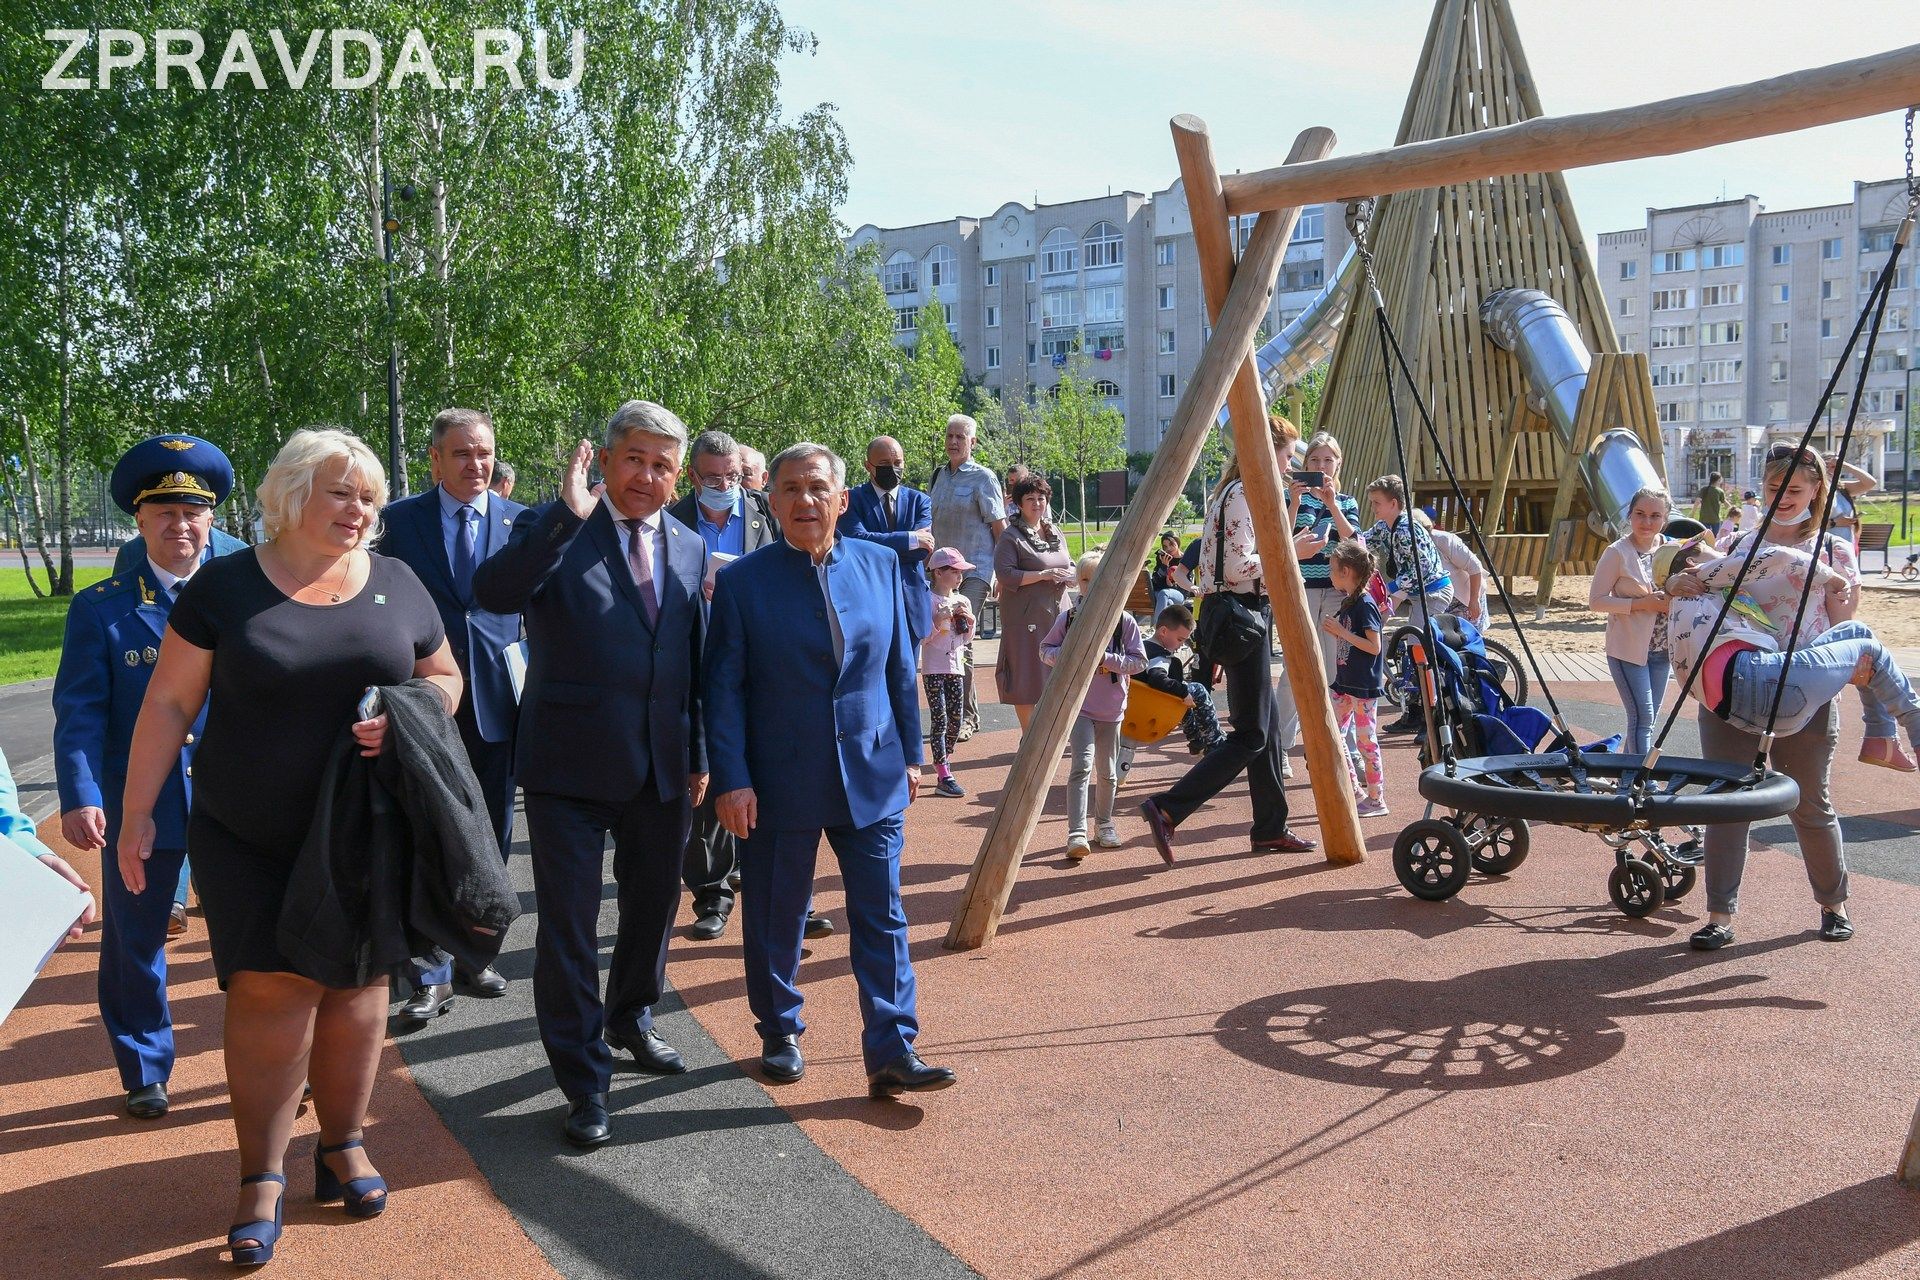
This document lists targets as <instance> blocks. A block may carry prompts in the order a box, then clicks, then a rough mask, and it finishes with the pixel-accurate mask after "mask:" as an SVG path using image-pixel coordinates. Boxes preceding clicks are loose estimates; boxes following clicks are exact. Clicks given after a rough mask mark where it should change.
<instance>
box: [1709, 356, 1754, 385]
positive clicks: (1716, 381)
mask: <svg viewBox="0 0 1920 1280" xmlns="http://www.w3.org/2000/svg"><path fill="white" fill-rule="evenodd" d="M1744 364H1745V361H1741V360H1702V361H1701V362H1700V385H1701V386H1716V385H1720V384H1724V383H1728V382H1738V381H1740V376H1741V375H1740V370H1741V367H1742V365H1744Z"/></svg>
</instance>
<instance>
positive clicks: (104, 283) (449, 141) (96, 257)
mask: <svg viewBox="0 0 1920 1280" xmlns="http://www.w3.org/2000/svg"><path fill="white" fill-rule="evenodd" d="M12 16H13V19H14V20H13V21H10V22H8V23H6V24H5V26H4V28H0V42H3V43H0V67H4V68H5V71H4V72H3V73H0V74H4V75H5V76H6V78H7V83H6V90H7V92H6V93H5V94H4V95H0V145H5V146H6V147H7V150H8V158H9V163H8V164H7V165H6V166H4V167H0V206H3V207H4V208H5V209H6V211H7V216H6V217H4V218H0V325H4V326H5V331H4V340H0V479H4V480H5V482H6V487H5V488H4V489H0V502H4V501H8V500H9V498H10V497H17V498H18V501H19V505H20V506H21V507H23V508H26V509H27V510H28V518H27V521H26V523H27V525H28V526H29V528H28V529H27V530H25V532H26V533H27V535H28V536H29V538H31V537H33V536H34V533H35V529H34V528H33V527H32V526H33V525H34V524H35V520H36V516H35V515H34V512H35V511H36V510H37V511H39V512H40V513H41V514H40V516H39V517H38V519H39V520H40V521H41V522H42V523H43V524H44V526H45V529H46V533H47V536H48V539H49V540H51V541H53V542H56V543H59V544H61V546H62V555H63V556H64V555H65V554H66V553H65V546H66V543H67V541H68V539H69V524H70V520H69V518H68V514H67V512H68V508H69V506H70V504H69V503H68V502H67V500H66V498H65V497H64V496H63V495H64V493H65V489H66V486H68V485H69V484H70V483H71V481H72V478H73V477H74V476H75V475H76V474H77V473H79V472H80V471H81V470H82V469H83V468H86V467H95V468H98V467H103V466H107V465H110V464H111V462H112V460H113V458H114V457H115V456H116V455H117V453H118V452H119V450H120V449H122V448H124V447H125V445H126V444H127V443H129V442H130V441H131V440H133V439H135V438H138V437H139V436H142V435H146V434H150V433H152V432H154V431H159V430H183V431H190V432H192V433H194V434H197V435H203V436H206V437H208V438H209V439H212V440H214V441H216V442H217V443H219V444H220V445H222V447H224V448H226V449H227V450H228V451H229V452H230V453H231V454H232V455H233V457H234V461H235V464H236V469H237V471H238V472H239V474H240V477H241V486H242V487H241V490H240V493H241V496H242V500H243V501H245V500H246V499H247V497H248V495H249V494H250V485H251V481H253V480H255V479H257V478H258V476H259V474H260V472H261V471H262V470H263V469H264V466H265V464H266V462H267V461H268V459H270V458H271V457H272V455H273V453H274V451H275V450H276V449H277V448H278V446H279V444H280V443H281V441H283V440H284V439H285V437H286V436H287V434H288V433H289V432H291V431H292V430H293V429H295V428H297V427H299V426H303V425H308V424H311V423H315V422H331V423H336V424H339V425H342V426H345V427H347V428H349V429H351V430H354V431H357V432H359V433H361V434H363V435H364V436H366V437H367V438H368V439H369V441H370V442H372V443H373V444H374V445H375V447H376V449H377V451H378V452H380V453H381V454H382V456H384V455H385V453H386V447H385V445H386V420H387V412H386V400H387V397H386V361H387V353H388V349H389V343H390V342H391V344H392V346H393V347H394V349H395V350H396V351H397V352H398V358H399V366H400V384H401V398H402V402H403V408H404V414H403V423H404V430H405V439H404V443H403V454H404V455H405V456H406V457H407V458H409V459H410V460H411V461H412V467H411V470H412V475H411V477H410V479H411V481H412V483H413V485H414V486H415V487H417V486H418V485H419V484H421V483H424V481H425V469H424V455H425V448H426V432H427V425H428V422H429V420H430V418H431V417H432V414H433V412H434V411H435V410H436V409H438V408H440V407H442V406H445V405H448V404H461V405H468V406H473V407H477V408H482V409H486V410H488V411H489V412H491V413H492V414H493V415H494V418H495V421H496V424H497V426H498V431H499V440H500V449H501V453H502V456H504V457H505V458H507V459H508V460H509V461H512V462H513V463H514V464H515V466H516V467H517V468H518V469H519V470H520V472H521V474H522V477H523V479H522V484H523V485H524V486H526V492H528V493H529V495H530V496H536V497H537V496H539V494H540V492H541V489H542V487H543V482H548V483H550V482H551V479H552V477H553V476H554V475H555V474H556V473H557V467H558V463H559V459H560V458H561V457H562V456H563V455H564V453H565V451H566V450H567V448H568V446H569V444H570V442H571V441H572V440H574V439H576V438H578V437H580V436H583V435H587V436H591V435H593V434H595V433H596V432H597V431H598V429H599V427H600V425H601V424H602V423H604V422H605V420H606V417H607V415H608V414H609V412H610V411H611V410H612V408H613V407H614V406H615V405H616V404H618V403H619V402H620V401H621V400H624V399H628V398H631V397H643V398H646V399H651V400H657V401H659V402H661V403H663V404H665V405H667V406H668V407H670V408H672V409H674V410H675V411H676V412H677V413H679V414H680V415H681V416H682V417H683V418H684V419H686V421H687V423H688V425H689V427H691V428H692V429H693V430H695V431H698V430H701V429H703V428H706V427H710V426H711V427H718V428H722V429H725V430H727V431H730V432H732V433H734V434H735V435H737V436H739V437H740V438H742V439H744V440H746V441H749V442H751V443H753V444H754V445H755V446H757V447H759V448H761V449H763V450H764V451H766V452H768V453H772V452H773V451H774V450H776V449H778V448H780V447H781V446H783V445H785V444H789V443H792V442H793V441H795V440H799V439H814V440H819V441H821V442H822V443H826V444H828V445H831V446H832V447H834V448H836V449H838V450H841V451H842V452H845V453H847V454H849V456H858V454H859V453H860V451H861V450H862V449H863V448H864V444H865V440H866V438H867V437H868V436H870V435H872V434H873V433H874V432H875V431H876V430H878V429H880V428H881V426H882V422H881V412H880V410H879V408H878V406H882V405H884V404H885V403H886V402H887V400H888V397H889V395H890V393H893V392H895V391H896V389H897V388H898V386H899V377H900V366H901V362H900V357H899V354H898V352H897V351H896V349H895V347H894V344H893V342H892V339H891V313H890V312H889V310H888V308H887V305H886V302H885V298H884V296H883V295H882V293H881V290H880V286H879V282H878V281H877V280H876V279H875V278H874V274H873V263H872V261H871V260H870V258H868V257H863V256H850V255H848V254H847V253H846V251H845V249H844V247H843V239H842V237H843V235H844V228H843V227H842V226H841V225H840V223H839V221H838V217H837V210H838V209H839V207H840V205H841V204H842V202H843V201H844V199H845V196H846V189H847V179H848V175H849V172H850V169H851V157H850V155H849V152H848V149H847V144H846V138H845V136H844V134H843V133H842V131H841V129H840V127H839V125H838V123H837V122H836V120H835V118H834V115H833V113H832V111H831V109H830V108H828V107H825V106H819V107H813V108H810V109H801V110H794V109H791V108H789V107H787V106H785V105H784V104H783V103H782V102H781V99H780V94H779V89H780V79H779V65H780V60H781V59H782V58H784V57H787V56H791V55H795V54H804V53H805V52H806V51H807V50H808V49H809V48H810V47H811V37H810V36H808V35H807V34H806V33H805V32H804V31H801V30H799V29H797V28H795V27H793V26H791V25H790V24H788V23H787V22H786V21H785V20H784V19H783V18H782V17H781V15H780V13H779V10H778V8H777V6H776V5H775V4H774V3H773V0H701V3H699V4H697V5H688V4H683V3H679V2H678V0H637V2H636V0H570V3H568V4H567V5H565V6H564V7H563V10H562V9H560V8H555V7H553V6H545V5H541V6H533V7H531V8H525V7H523V8H508V9H502V10H499V11H497V12H489V13H484V14H482V13H476V12H475V10H474V9H473V7H472V6H469V5H465V4H456V3H453V2H452V0H422V2H420V3H413V4H406V5H402V4H399V3H397V2H394V0H359V2H356V3H351V4H341V5H326V6H322V7H321V9H319V10H307V11H303V14H302V20H301V21H300V22H298V23H295V22H292V21H289V20H288V17H287V14H286V12H285V10H284V6H275V5H272V4H269V3H267V2H266V0H238V2H237V3H227V4H223V5H219V6H214V5H209V4H203V3H188V4H186V5H184V6H181V5H178V4H175V5H170V6H166V7H164V9H163V8H162V7H161V6H159V5H142V4H140V3H139V2H138V0H136V2H135V3H134V4H133V5H132V6H131V7H129V6H122V7H120V8H118V9H116V10H115V11H114V13H113V15H112V19H113V22H114V23H115V24H116V25H119V26H124V27H127V28H129V29H134V30H144V31H146V32H148V33H151V32H153V31H155V30H157V29H158V28H162V27H166V28H190V29H194V30H198V31H200V32H201V33H203V35H204V36H205V40H206V46H207V53H206V55H205V56H204V57H203V59H202V62H201V65H202V68H203V70H204V72H205V74H206V75H207V76H208V77H209V78H211V77H212V76H213V74H214V72H215V69H216V67H217V66H218V65H219V63H220V54H221V51H222V50H224V49H225V48H226V47H227V43H228V37H229V33H230V32H231V31H233V30H235V29H244V30H247V31H249V32H251V33H253V35H254V36H255V37H256V41H257V45H258V47H257V48H256V54H257V56H258V59H259V61H260V63H261V66H262V69H263V72H264V75H265V79H266V83H267V88H266V89H265V90H264V91H263V90H259V89H256V88H254V87H253V86H252V85H251V84H250V83H249V81H248V79H247V78H246V77H245V76H240V77H237V78H234V79H232V80H230V81H229V83H228V84H227V85H226V86H225V87H224V88H223V89H222V90H220V91H218V92H214V91H211V90H209V91H199V90H195V89H192V88H190V87H188V86H187V85H186V84H185V83H184V82H183V78H178V77H177V78H176V81H175V83H174V84H173V85H172V86H171V87H170V88H168V89H165V90H162V89H160V88H158V87H157V86H156V85H155V84H153V83H152V81H153V75H154V73H153V62H152V60H151V58H149V59H148V60H147V62H146V63H145V64H144V65H142V66H140V67H138V68H135V69H133V70H130V71H124V72H120V73H119V74H118V75H116V77H115V79H114V82H113V85H112V87H111V88H110V89H102V88H95V89H89V90H85V91H73V92H59V91H44V90H42V89H40V87H39V81H40V77H41V76H42V75H43V74H44V73H45V72H46V70H47V69H48V68H49V67H50V66H51V65H52V61H53V59H54V57H55V56H56V54H57V52H58V49H57V46H55V45H52V44H49V43H47V42H46V41H45V40H43V39H42V38H41V35H40V33H41V31H42V30H44V29H46V28H55V27H67V26H73V25H77V24H76V23H75V22H73V21H72V20H71V14H70V13H69V12H68V7H67V6H61V5H58V4H55V3H53V0H22V3H20V4H16V5H15V6H14V14H13V15H12ZM490 25H497V26H505V27H515V28H517V29H518V30H520V31H522V32H523V33H527V34H529V36H530V34H531V32H532V30H534V29H535V28H536V27H539V28H544V30H545V31H546V34H547V43H548V53H547V63H548V65H549V66H550V67H551V68H552V70H553V72H554V74H555V75H556V76H560V77H564V76H565V75H566V73H567V71H568V69H569V64H570V55H569V41H570V38H571V35H572V33H573V31H574V30H575V29H576V28H577V29H579V30H581V31H583V32H584V33H585V53H584V59H583V68H582V74H581V76H580V78H579V81H578V83H577V85H576V86H574V87H573V88H571V89H566V90H562V91H554V90H548V89H544V88H542V87H540V85H539V83H538V81H537V79H536V65H537V61H536V57H535V54H534V51H533V49H532V47H531V46H532V41H531V39H530V38H529V40H528V45H529V47H528V49H527V51H526V53H525V54H524V55H523V56H522V58H521V59H520V64H519V65H520V68H521V72H522V79H523V86H522V87H516V86H514V85H513V84H512V83H510V82H509V81H508V79H507V78H506V77H505V76H504V75H503V74H501V73H499V72H495V73H494V74H493V76H492V77H491V78H490V80H489V82H488V83H487V85H486V86H485V87H484V88H475V87H473V85H472V77H471V74H470V68H469V67H468V65H467V64H468V62H469V61H470V59H471V47H472V38H473V37H472V33H473V31H474V29H475V28H476V27H485V26H490ZM309 26H311V27H320V28H328V27H355V28H360V29H364V30H366V31H369V32H372V33H373V34H375V35H376V36H377V37H378V38H379V39H380V41H381V42H382V48H383V50H384V52H385V54H386V58H387V67H386V72H385V74H384V75H383V76H382V77H381V78H380V79H379V80H378V81H377V82H376V83H375V84H374V85H373V86H372V87H369V88H367V89H364V90H354V91H336V90H333V89H331V88H329V87H328V86H327V83H326V82H327V73H328V69H329V68H328V63H329V59H330V51H329V49H328V47H327V46H326V44H325V42H324V41H323V42H322V45H321V47H320V49H319V51H318V55H317V58H316V62H315V66H314V69H313V73H312V79H311V80H310V82H309V83H308V84H307V85H306V86H305V87H304V88H302V89H298V90H296V89H292V88H289V87H288V85H287V84H286V80H285V77H284V75H283V72H282V70H281V68H280V66H279V64H278V62H277V53H276V50H274V49H273V48H272V47H271V46H269V45H268V44H267V36H266V33H267V32H269V31H271V30H273V29H275V28H297V29H294V30H290V31H289V38H290V40H291V43H292V45H293V50H292V52H293V54H294V55H295V57H296V58H297V57H298V55H299V53H300V46H301V44H302V41H303V40H304V38H305V34H306V30H307V28H308V27H309ZM410 28H418V29H419V30H420V31H421V32H422V34H423V35H424V37H425V40H426V42H427V46H428V47H429V48H430V49H431V50H432V52H433V56H434V58H435V59H436V64H437V70H438V72H439V74H440V75H441V76H442V77H443V78H446V77H451V76H453V75H460V76H462V77H463V82H462V87H460V88H458V89H455V88H452V87H447V88H435V87H434V86H433V85H432V84H431V83H430V82H429V81H428V80H427V78H426V77H425V76H423V75H410V76H406V77H397V76H396V70H397V68H396V66H395V63H396V62H397V61H398V60H399V59H398V55H399V54H400V52H401V50H402V49H403V46H404V45H405V42H406V35H407V32H408V30H409V29H410ZM94 56H95V55H94V51H93V50H92V49H89V50H88V51H87V53H86V55H85V56H84V57H83V59H82V61H83V62H88V61H90V60H91V59H93V57H94ZM383 179H390V181H391V184H392V186H393V188H394V190H395V193H396V194H395V200H394V207H393V216H394V218H395V220H396V221H397V223H398V226H397V228H396V230H395V232H394V252H393V256H394V265H393V267H392V271H391V283H392V289H393V298H394V316H393V320H392V323H391V324H389V320H388V311H387V306H386V298H385V289H386V287H387V284H388V282H389V271H388V268H387V265H386V263H385V261H384V260H383V253H382V250H383V238H384V237H383V232H382V227H381V214H382V201H381V195H382V183H383ZM943 336H944V331H943ZM947 350H948V351H949V352H950V353H952V344H951V342H949V343H948V344H947ZM952 357H953V361H954V364H955V366H956V367H957V364H958V355H957V353H952ZM956 382H957V379H956ZM950 411H951V410H948V412H950ZM944 421H945V412H942V413H941V414H940V416H939V422H940V423H942V424H943V423H944ZM936 430H937V428H936ZM14 458H18V459H19V463H18V464H17V465H14V464H12V463H11V462H10V461H9V460H11V459H14ZM29 461H31V462H32V463H33V464H34V467H33V472H34V474H33V475H31V476H30V475H29V473H28V467H27V465H26V464H27V463H28V462H29ZM29 489H32V490H35V491H36V495H35V496H37V500H38V506H37V507H36V506H35V503H34V502H33V501H30V500H29V497H30V495H29V493H28V492H27V491H28V490H29ZM10 505H11V504H10ZM48 564H49V567H50V568H53V567H54V566H53V565H52V561H51V559H49V561H48ZM54 576H55V579H56V587H64V586H65V585H67V584H68V583H70V575H69V574H68V573H67V572H66V571H65V570H60V571H58V572H56V573H55V575H54Z"/></svg>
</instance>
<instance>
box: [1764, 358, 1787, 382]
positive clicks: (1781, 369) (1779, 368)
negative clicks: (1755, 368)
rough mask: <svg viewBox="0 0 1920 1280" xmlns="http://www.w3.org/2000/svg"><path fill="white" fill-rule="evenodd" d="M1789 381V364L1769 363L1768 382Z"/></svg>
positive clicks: (1779, 361) (1773, 361) (1777, 361)
mask: <svg viewBox="0 0 1920 1280" xmlns="http://www.w3.org/2000/svg"><path fill="white" fill-rule="evenodd" d="M1786 380H1787V362H1786V361H1785V360H1769V361H1767V381H1768V382H1785V381H1786Z"/></svg>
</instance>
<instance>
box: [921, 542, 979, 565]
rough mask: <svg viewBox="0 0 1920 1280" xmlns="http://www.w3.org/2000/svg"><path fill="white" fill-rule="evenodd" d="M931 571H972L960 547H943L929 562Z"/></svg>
mask: <svg viewBox="0 0 1920 1280" xmlns="http://www.w3.org/2000/svg"><path fill="white" fill-rule="evenodd" d="M927 568H929V569H971V568H973V566H972V565H970V564H968V563H967V561H966V558H965V557H964V556H962V555H961V554H960V549H959V548H958V547H942V548H940V549H939V550H938V551H936V552H934V553H933V555H932V557H931V558H929V559H928V561H927Z"/></svg>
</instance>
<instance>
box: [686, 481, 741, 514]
mask: <svg viewBox="0 0 1920 1280" xmlns="http://www.w3.org/2000/svg"><path fill="white" fill-rule="evenodd" d="M738 492H739V490H738V489H737V488H735V487H734V486H733V485H728V486H727V487H726V488H724V489H709V488H707V487H706V486H705V485H702V486H701V487H700V490H699V492H698V493H696V494H695V495H694V498H695V500H696V501H698V502H699V503H700V505H701V506H703V507H705V508H706V509H707V510H709V511H731V510H733V507H734V495H736V494H737V493H738Z"/></svg>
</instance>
